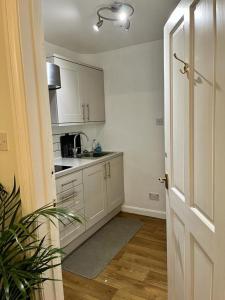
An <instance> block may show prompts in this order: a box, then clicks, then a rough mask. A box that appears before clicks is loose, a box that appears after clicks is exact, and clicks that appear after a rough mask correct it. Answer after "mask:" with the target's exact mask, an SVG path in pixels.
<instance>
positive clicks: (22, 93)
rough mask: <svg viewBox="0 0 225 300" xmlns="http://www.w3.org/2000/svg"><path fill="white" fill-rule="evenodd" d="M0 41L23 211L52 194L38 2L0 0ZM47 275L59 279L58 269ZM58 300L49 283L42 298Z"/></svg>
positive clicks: (56, 285) (57, 288)
mask: <svg viewBox="0 0 225 300" xmlns="http://www.w3.org/2000/svg"><path fill="white" fill-rule="evenodd" d="M0 11H1V15H2V18H3V24H4V36H3V37H2V38H3V39H4V42H5V44H6V47H5V49H6V52H7V53H6V56H7V61H6V62H5V63H6V64H7V69H8V74H6V76H7V75H8V78H9V81H10V95H11V99H10V101H11V103H12V109H13V111H12V114H13V119H14V120H13V127H14V134H15V145H16V161H17V168H18V178H17V181H18V183H19V185H20V188H21V197H22V205H23V211H24V212H25V213H26V212H30V211H33V210H35V209H37V208H38V207H41V206H43V205H45V204H48V203H51V202H52V201H53V200H54V199H55V197H56V195H55V179H54V175H53V148H52V147H53V146H52V131H51V121H50V107H49V96H48V88H47V77H46V65H45V50H44V30H43V26H42V13H41V1H40V0H1V1H0ZM49 226H50V225H48V228H47V229H46V230H48V232H50V240H51V243H52V244H53V245H55V246H59V232H58V230H57V229H56V228H52V227H51V228H49ZM50 273H51V274H48V275H49V276H51V277H53V278H57V279H61V278H62V272H61V267H58V268H55V269H54V271H52V272H50ZM41 298H42V299H46V300H63V299H64V296H63V285H62V282H61V281H60V282H52V281H50V282H48V283H46V284H45V285H44V287H43V292H42V295H41Z"/></svg>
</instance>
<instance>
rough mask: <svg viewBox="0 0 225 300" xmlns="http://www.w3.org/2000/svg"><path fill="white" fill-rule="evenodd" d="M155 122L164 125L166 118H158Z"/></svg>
mask: <svg viewBox="0 0 225 300" xmlns="http://www.w3.org/2000/svg"><path fill="white" fill-rule="evenodd" d="M155 123H156V126H163V125H164V119H163V118H157V119H156V122H155Z"/></svg>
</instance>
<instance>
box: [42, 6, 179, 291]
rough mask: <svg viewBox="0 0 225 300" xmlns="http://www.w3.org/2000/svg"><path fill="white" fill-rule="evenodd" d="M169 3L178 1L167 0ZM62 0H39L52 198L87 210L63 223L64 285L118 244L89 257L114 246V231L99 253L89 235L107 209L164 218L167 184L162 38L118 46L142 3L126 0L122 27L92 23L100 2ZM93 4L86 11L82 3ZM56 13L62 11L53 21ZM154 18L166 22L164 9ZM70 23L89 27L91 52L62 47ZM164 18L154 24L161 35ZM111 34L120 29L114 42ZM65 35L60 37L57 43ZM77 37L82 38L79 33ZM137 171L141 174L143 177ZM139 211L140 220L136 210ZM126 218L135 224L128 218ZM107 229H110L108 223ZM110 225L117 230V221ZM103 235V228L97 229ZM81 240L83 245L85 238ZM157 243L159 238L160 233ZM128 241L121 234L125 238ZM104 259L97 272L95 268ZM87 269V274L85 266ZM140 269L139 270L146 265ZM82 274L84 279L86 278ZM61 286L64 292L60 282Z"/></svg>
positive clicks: (107, 218)
mask: <svg viewBox="0 0 225 300" xmlns="http://www.w3.org/2000/svg"><path fill="white" fill-rule="evenodd" d="M171 2H172V1H171ZM175 4H176V1H174V4H173V5H175ZM67 5H68V6H66V5H65V7H64V6H61V5H60V3H57V4H54V7H52V3H51V1H44V3H43V15H44V22H45V23H44V24H45V40H46V43H45V49H46V50H45V51H46V56H47V61H48V64H47V65H48V74H49V76H48V78H49V81H51V80H52V79H54V78H55V81H56V82H49V89H50V91H49V95H50V107H51V119H52V130H53V148H54V156H55V165H56V166H55V167H56V168H57V170H60V168H61V169H62V170H60V171H59V172H56V187H57V201H58V202H59V203H64V204H63V207H66V208H69V209H70V210H72V211H73V212H75V213H76V214H77V215H79V216H81V218H84V220H85V222H83V223H82V224H79V223H78V224H76V225H74V224H71V225H69V226H64V228H63V226H62V227H61V231H60V240H61V242H60V245H61V247H64V252H65V253H66V256H67V255H68V256H67V257H68V258H65V259H64V262H63V270H64V286H66V285H67V283H65V282H67V280H68V281H69V279H68V277H69V278H70V276H69V275H68V273H66V271H69V272H72V273H73V274H78V275H82V276H83V277H86V278H92V279H95V278H96V277H97V275H99V274H101V272H103V270H104V269H105V267H106V266H107V265H109V263H110V261H111V259H113V257H115V255H116V253H118V251H119V250H117V252H115V254H114V255H112V256H111V257H109V258H108V263H106V262H103V261H101V259H100V260H99V261H98V262H97V265H98V266H97V267H95V266H94V265H93V261H91V260H90V257H91V258H92V259H93V260H96V257H99V256H100V257H103V256H104V253H106V252H111V251H112V248H113V247H112V241H111V243H110V241H109V242H108V243H110V244H111V246H110V247H111V249H108V248H104V244H103V241H102V240H101V239H100V243H101V247H102V253H99V254H98V252H97V249H96V248H95V249H93V248H94V246H93V244H92V243H91V242H90V240H91V239H93V237H94V238H95V233H96V232H97V234H98V230H100V232H101V230H102V229H103V230H104V228H105V227H104V225H105V224H110V222H112V221H113V220H114V217H118V214H119V216H122V215H121V214H120V212H121V211H123V213H125V214H126V218H125V219H126V220H127V219H128V220H132V219H133V218H134V216H136V215H139V216H140V215H142V216H148V217H153V218H155V217H156V218H159V219H164V218H165V191H164V186H163V185H162V184H161V183H160V182H158V178H159V177H160V176H161V175H162V174H164V173H165V172H164V157H163V147H164V146H163V139H164V138H163V60H162V57H163V51H162V50H163V43H162V41H161V40H157V41H152V42H147V43H144V44H143V43H139V44H138V45H133V43H132V44H131V45H130V46H127V47H124V44H123V43H126V42H125V41H126V38H127V37H126V36H128V35H132V34H134V33H133V31H134V30H135V27H136V26H137V22H138V17H139V15H140V14H141V13H143V8H144V6H145V5H141V7H139V6H140V5H139V4H138V3H134V6H135V9H134V8H133V7H132V9H133V11H130V7H129V6H128V10H127V11H128V13H131V17H130V20H131V28H130V30H129V31H127V32H126V31H123V29H122V28H116V26H115V27H114V26H113V24H110V22H108V23H109V24H107V22H104V24H103V25H102V26H101V28H99V32H98V31H97V32H96V31H95V30H93V28H92V23H93V24H94V22H95V20H96V12H97V10H98V8H99V7H100V6H101V10H100V13H101V12H104V9H103V8H104V5H99V6H98V5H97V6H96V4H95V3H93V2H92V3H86V5H85V8H84V7H82V4H81V2H80V1H74V3H73V1H69V3H67ZM114 5H115V4H114ZM117 5H119V4H117ZM123 5H124V7H125V4H123ZM129 5H131V3H129ZM173 5H171V4H168V5H167V8H166V7H164V10H165V11H166V10H167V11H169V9H171V7H174V6H173ZM50 7H52V8H51V14H50ZM109 7H110V5H109ZM124 7H122V9H121V10H124ZM91 8H92V16H91V18H90V17H89V16H88V13H90V10H91ZM69 9H70V11H71V15H72V13H75V10H78V11H79V14H80V15H82V18H83V19H82V20H75V19H74V20H72V16H71V17H69V19H68V17H67V16H66V15H65V16H64V15H63V13H64V10H65V14H66V11H67V10H69ZM125 9H126V7H125ZM111 14H112V15H113V16H115V15H116V13H111ZM164 14H165V12H164ZM167 16H168V15H167ZM146 17H147V14H146ZM58 18H61V23H60V25H59V24H58V23H57V20H58ZM70 18H71V19H70ZM164 18H165V19H166V14H165V17H164ZM69 20H70V21H71V22H72V24H73V26H72V24H70V23H69V22H68V21H69ZM76 22H77V23H76ZM79 22H80V23H79ZM161 22H162V23H163V20H162V18H161ZM86 23H87V24H86ZM57 26H58V27H57ZM59 26H60V28H59ZM63 26H65V28H64V29H63ZM68 26H69V27H70V28H71V26H72V28H75V27H76V26H78V27H79V26H81V28H80V27H79V30H80V32H78V34H81V32H82V31H83V32H86V34H87V35H89V36H87V39H88V40H89V39H92V44H91V47H92V48H89V47H87V46H86V49H85V50H86V52H88V53H78V51H71V46H70V47H68V48H69V49H68V48H67V49H66V45H69V40H68V39H69V32H68V31H69V30H70V28H69V27H68ZM162 28H163V27H161V30H160V31H159V33H158V36H159V37H160V36H161V34H162ZM57 30H59V32H57ZM77 30H78V29H77ZM109 32H110V33H111V35H112V37H111V38H110V40H111V41H110V46H109V47H111V48H108V49H107V51H106V52H104V51H103V50H102V49H104V47H106V44H107V38H108V37H107V36H108V34H109ZM63 34H64V36H63ZM70 34H74V44H73V47H76V42H77V41H79V39H76V35H75V31H74V30H71V32H70ZM102 35H103V36H102ZM116 38H118V39H119V41H118V42H116ZM123 38H125V41H123ZM60 39H62V41H61V40H60ZM66 39H67V44H65V43H63V40H66ZM108 39H109V38H108ZM97 40H99V41H100V40H101V46H99V47H101V48H100V50H98V51H97V53H91V51H93V50H91V49H94V47H95V44H96V42H97ZM79 42H80V43H81V46H83V44H85V39H81V40H80V41H79ZM82 43H83V44H82ZM117 44H118V45H117ZM77 47H78V46H77ZM116 48H121V49H119V50H118V49H116ZM111 49H113V50H111ZM110 50H111V51H110ZM95 52H96V51H95ZM57 67H58V68H57ZM54 68H56V70H55V71H54ZM134 70H135V71H134ZM59 74H60V76H59ZM53 75H54V76H53ZM53 85H54V86H53ZM59 87H61V88H59ZM147 153H148V154H147ZM137 162H138V164H137ZM139 178H142V179H141V182H140V179H139ZM132 214H134V215H132ZM129 215H130V216H131V217H130V218H129ZM121 219H122V218H121ZM149 220H151V218H149ZM153 220H154V219H153ZM138 221H139V222H142V221H141V216H140V217H139V220H138ZM147 221H148V220H147ZM108 222H109V223H108ZM133 222H135V220H133ZM155 222H156V223H157V222H158V221H157V220H156V221H155ZM140 224H141V223H140ZM140 224H136V226H137V229H136V231H134V232H133V235H131V236H130V237H129V238H128V237H127V238H126V239H125V240H126V241H129V240H130V239H131V238H132V237H133V236H134V235H135V232H137V231H138V229H140V228H141V225H140ZM142 224H143V223H142ZM138 225H139V226H140V227H138ZM107 226H108V225H107ZM129 226H130V228H132V224H131V225H130V224H129ZM163 226H164V225H163V222H161V223H159V227H158V229H159V230H160V228H163ZM120 227H124V228H126V224H123V223H121V225H120ZM142 227H143V226H142ZM115 228H117V227H116V226H115ZM115 230H116V229H115ZM117 230H118V229H117ZM109 231H112V229H109ZM128 231H129V230H128ZM106 235H109V232H108V231H107V233H106ZM117 235H118V240H119V238H120V237H119V235H120V232H119V230H118V231H117ZM111 239H113V238H111ZM103 240H106V238H105V237H103ZM86 243H90V245H89V246H88V245H87V246H86ZM105 243H106V242H105ZM114 243H115V242H114ZM159 243H162V245H163V244H164V241H163V240H162V241H159ZM126 244H127V242H126V243H125V242H124V244H123V245H124V246H125V245H126ZM79 247H81V248H79ZM88 247H89V252H93V251H94V252H96V253H95V256H94V257H92V256H91V254H90V253H89V252H88V251H87V253H86V252H85V249H86V250H87V248H88ZM162 247H163V246H162ZM77 249H78V250H77ZM80 249H82V253H83V255H82V254H77V253H80V252H81V250H80ZM162 249H163V248H162ZM84 253H86V255H85V254H84ZM163 259H164V258H163ZM80 261H82V263H80ZM125 263H126V265H127V262H125ZM101 264H102V269H101V272H100V271H99V272H97V271H96V270H100V265H101ZM161 264H162V267H160V270H161V271H158V272H160V274H161V276H165V271H164V267H163V265H164V264H165V261H162V262H161ZM72 265H73V266H74V267H71V266H72ZM78 265H79V267H78ZM103 267H104V268H103ZM136 267H137V265H135V264H134V263H131V269H129V268H128V267H126V268H125V269H127V268H128V269H127V271H128V272H133V271H132V269H134V270H135V268H136ZM139 268H140V269H141V268H143V267H142V266H139ZM85 269H86V272H87V270H89V271H88V273H90V274H91V275H90V274H89V276H87V275H85V274H86V273H85ZM90 269H92V270H90ZM66 274H67V275H66ZM143 274H146V270H144V273H143ZM143 274H142V276H143ZM66 276H67V277H66ZM76 278H77V277H76ZM97 278H98V277H97ZM80 280H81V282H82V283H83V284H84V282H85V281H84V279H80ZM106 280H107V279H106ZM163 280H164V282H165V283H161V285H160V287H161V289H162V290H159V294H163V293H164V291H165V287H166V279H163ZM109 281H110V279H109ZM82 283H81V284H82ZM153 284H154V282H153ZM65 293H66V295H68V291H67V288H66V287H65Z"/></svg>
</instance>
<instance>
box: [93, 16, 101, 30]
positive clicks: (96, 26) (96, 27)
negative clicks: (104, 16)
mask: <svg viewBox="0 0 225 300" xmlns="http://www.w3.org/2000/svg"><path fill="white" fill-rule="evenodd" d="M102 24H103V20H100V19H99V21H98V23H97V24H95V25H93V29H94V30H95V31H97V32H98V31H99V28H100V27H101V26H102Z"/></svg>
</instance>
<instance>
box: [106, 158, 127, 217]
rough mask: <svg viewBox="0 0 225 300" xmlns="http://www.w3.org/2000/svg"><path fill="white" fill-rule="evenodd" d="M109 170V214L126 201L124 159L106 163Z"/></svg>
mask: <svg viewBox="0 0 225 300" xmlns="http://www.w3.org/2000/svg"><path fill="white" fill-rule="evenodd" d="M106 169H107V213H110V212H111V211H113V210H114V209H115V208H117V207H118V206H119V205H121V204H122V203H123V201H124V180H123V157H122V156H119V157H116V158H113V159H111V160H110V161H108V162H106Z"/></svg>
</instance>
